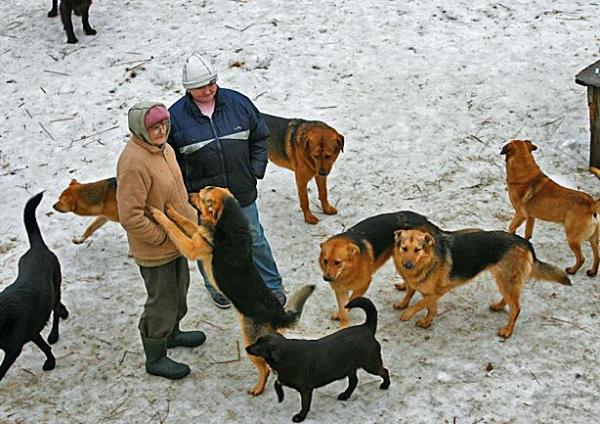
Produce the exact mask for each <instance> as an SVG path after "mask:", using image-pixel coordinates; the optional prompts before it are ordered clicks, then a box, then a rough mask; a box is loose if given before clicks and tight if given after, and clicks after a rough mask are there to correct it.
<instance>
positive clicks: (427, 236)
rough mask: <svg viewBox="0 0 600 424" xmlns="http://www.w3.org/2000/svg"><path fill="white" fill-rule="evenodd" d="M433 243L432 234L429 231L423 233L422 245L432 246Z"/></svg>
mask: <svg viewBox="0 0 600 424" xmlns="http://www.w3.org/2000/svg"><path fill="white" fill-rule="evenodd" d="M434 244H435V239H434V238H433V236H432V235H431V234H429V233H427V234H425V237H423V247H429V246H433V245H434Z"/></svg>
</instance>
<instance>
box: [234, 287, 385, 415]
mask: <svg viewBox="0 0 600 424" xmlns="http://www.w3.org/2000/svg"><path fill="white" fill-rule="evenodd" d="M346 308H349V309H350V308H361V309H363V310H364V311H365V312H366V314H367V320H366V321H365V323H364V324H362V325H355V326H352V327H347V328H344V329H342V330H340V331H338V332H336V333H333V334H331V335H329V336H325V337H323V338H321V339H318V340H297V339H286V338H285V337H284V336H282V335H281V334H278V333H271V334H267V335H266V336H262V337H260V338H259V339H258V340H257V341H256V343H254V344H253V345H251V346H248V347H247V348H246V351H247V352H248V353H249V354H251V355H256V356H260V357H261V358H263V359H264V360H265V361H266V362H267V364H269V366H270V367H271V368H272V369H274V370H275V371H276V372H277V381H276V382H275V391H276V392H277V398H278V399H279V402H282V401H283V388H282V385H283V386H288V387H291V388H293V389H296V390H297V391H298V392H300V396H301V397H302V410H301V411H300V412H299V413H298V414H296V415H294V417H293V418H292V420H293V421H294V422H297V423H299V422H301V421H303V420H304V419H305V418H306V414H308V411H309V410H310V403H311V400H312V392H313V390H314V389H316V388H318V387H322V386H325V385H326V384H329V383H331V382H333V381H335V380H340V379H342V378H345V377H348V388H347V389H346V390H345V391H344V392H342V393H340V395H339V396H338V399H339V400H347V399H348V398H350V395H351V394H352V392H353V391H354V389H355V388H356V385H357V384H358V378H357V377H356V370H357V369H358V368H362V369H364V370H365V371H366V372H368V373H369V374H373V375H379V376H381V377H382V378H383V383H381V385H380V386H379V388H380V389H387V388H388V387H389V386H390V376H389V373H388V370H387V369H385V368H384V367H383V362H382V360H381V346H380V345H379V342H377V340H375V330H376V328H377V310H376V309H375V306H374V305H373V303H372V302H371V301H370V300H369V299H367V298H365V297H359V298H356V299H354V300H352V301H351V302H350V303H348V304H347V305H346Z"/></svg>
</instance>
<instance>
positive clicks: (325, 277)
mask: <svg viewBox="0 0 600 424" xmlns="http://www.w3.org/2000/svg"><path fill="white" fill-rule="evenodd" d="M323 280H325V281H327V282H328V283H333V277H332V276H331V275H327V274H326V275H324V276H323Z"/></svg>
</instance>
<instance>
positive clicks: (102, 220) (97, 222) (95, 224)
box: [73, 216, 108, 244]
mask: <svg viewBox="0 0 600 424" xmlns="http://www.w3.org/2000/svg"><path fill="white" fill-rule="evenodd" d="M107 222H108V218H106V217H104V216H99V217H97V218H96V219H94V220H93V221H92V223H91V224H90V225H89V226H88V227H87V228H86V229H85V231H84V233H83V234H82V235H81V237H75V238H74V239H73V243H75V244H81V243H83V242H84V241H86V240H87V239H88V237H90V236H91V235H92V234H94V233H95V232H96V230H97V229H98V228H100V227H102V226H103V225H104V224H106V223H107Z"/></svg>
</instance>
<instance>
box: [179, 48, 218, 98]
mask: <svg viewBox="0 0 600 424" xmlns="http://www.w3.org/2000/svg"><path fill="white" fill-rule="evenodd" d="M217 75H218V74H217V68H215V65H213V63H212V61H211V60H210V59H209V58H208V57H207V56H205V55H202V54H200V53H193V54H192V55H191V56H190V57H188V59H187V60H186V61H185V65H183V75H182V77H181V82H182V83H183V87H184V88H185V89H186V90H190V89H192V88H198V87H203V86H205V85H207V84H210V83H215V82H217Z"/></svg>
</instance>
